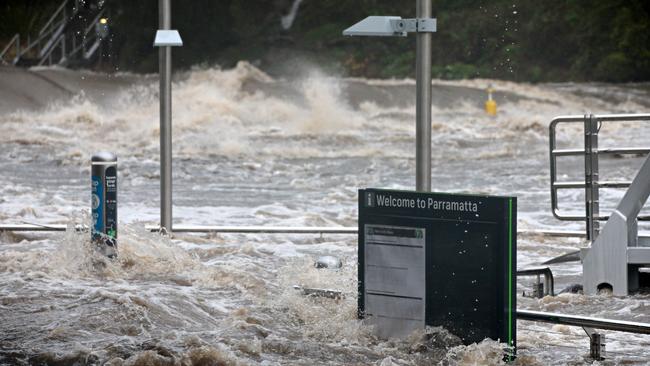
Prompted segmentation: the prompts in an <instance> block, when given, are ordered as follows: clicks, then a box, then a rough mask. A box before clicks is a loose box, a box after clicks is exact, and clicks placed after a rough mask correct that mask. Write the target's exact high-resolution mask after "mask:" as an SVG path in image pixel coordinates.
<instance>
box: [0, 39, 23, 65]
mask: <svg viewBox="0 0 650 366" xmlns="http://www.w3.org/2000/svg"><path fill="white" fill-rule="evenodd" d="M12 46H14V49H15V50H16V52H15V53H14V55H15V56H14V59H13V60H12V61H11V63H12V64H14V63H15V60H16V59H17V58H18V56H19V55H20V34H18V33H16V34H15V35H14V36H13V37H12V38H11V40H10V41H9V43H7V45H6V46H5V48H3V49H2V51H0V63H3V64H5V65H6V64H8V62H7V60H5V55H6V54H7V52H9V50H10V49H11V48H12Z"/></svg>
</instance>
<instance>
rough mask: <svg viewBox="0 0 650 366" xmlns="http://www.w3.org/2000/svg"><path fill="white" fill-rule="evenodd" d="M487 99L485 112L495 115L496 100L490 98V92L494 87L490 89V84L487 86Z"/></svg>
mask: <svg viewBox="0 0 650 366" xmlns="http://www.w3.org/2000/svg"><path fill="white" fill-rule="evenodd" d="M487 92H488V100H486V101H485V112H486V113H487V114H489V115H490V116H496V115H497V102H496V101H495V100H494V99H492V92H494V89H492V86H489V87H488V90H487Z"/></svg>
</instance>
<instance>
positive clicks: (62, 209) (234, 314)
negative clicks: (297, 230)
mask: <svg viewBox="0 0 650 366" xmlns="http://www.w3.org/2000/svg"><path fill="white" fill-rule="evenodd" d="M414 84H415V83H414V82H413V81H412V80H367V79H353V78H341V77H335V76H331V75H325V74H323V73H322V72H319V71H318V70H307V71H301V72H298V73H297V74H296V75H291V76H280V75H273V76H271V75H268V74H266V73H264V72H263V71H261V70H259V69H257V68H255V67H254V66H252V65H250V64H248V63H245V62H241V63H240V64H239V65H238V66H237V67H235V68H233V69H227V70H222V69H219V68H196V69H193V70H190V71H187V72H183V73H179V75H178V77H177V79H176V80H175V81H174V85H173V88H174V100H173V105H174V111H173V113H174V115H173V143H174V150H173V155H174V223H175V224H195V225H199V224H206V225H207V224H209V225H272V226H355V225H356V223H357V221H356V220H357V189H359V188H365V187H381V188H390V189H412V187H413V186H414V181H413V176H414V171H415V164H414V159H413V156H414V150H413V140H414V120H415V109H414V105H413V102H414ZM489 84H492V86H493V87H494V88H495V89H496V93H495V99H496V100H497V101H498V102H499V114H498V115H497V116H496V117H494V118H492V117H489V116H487V115H485V113H484V112H483V110H482V108H483V102H484V101H485V99H486V93H485V91H484V90H485V89H486V88H487V86H488V85H489ZM157 90H158V84H157V78H156V77H155V76H137V75H131V74H116V75H110V76H107V75H102V74H95V73H90V72H82V71H70V70H64V69H57V68H44V69H31V70H28V71H26V70H15V69H11V68H0V96H1V98H0V111H1V112H2V113H1V114H0V223H3V224H10V223H15V224H21V223H25V222H27V223H37V224H42V225H47V224H67V225H68V227H69V229H68V230H67V231H66V232H65V233H62V234H46V233H3V234H0V364H10V365H13V364H50V365H54V364H57V365H68V364H104V363H108V364H109V365H212V364H216V365H249V364H250V365H258V364H259V365H285V364H291V365H316V364H335V365H339V364H340V365H349V364H375V365H382V366H387V365H411V364H415V365H429V364H435V363H438V362H439V363H441V364H443V365H456V364H460V365H463V364H470V365H474V364H477V365H484V364H499V363H500V362H501V355H502V347H503V345H502V344H500V343H498V342H496V341H489V340H485V341H483V342H481V343H479V344H474V345H471V346H462V345H461V343H460V342H459V340H458V338H457V337H455V336H454V335H453V334H450V333H449V332H447V331H446V330H444V329H441V328H429V329H426V330H424V331H422V332H416V333H414V334H412V335H411V336H410V337H408V338H406V339H402V340H394V339H393V340H383V339H378V338H377V337H375V336H374V335H373V333H372V329H371V328H369V327H368V326H367V325H366V324H364V323H363V322H361V321H359V320H357V318H356V304H357V302H356V291H357V283H356V278H357V269H356V268H357V267H356V262H357V258H356V250H357V243H356V237H355V236H350V235H338V234H337V235H334V234H332V235H325V236H322V237H316V236H312V235H304V234H301V235H294V234H291V235H290V234H282V235H263V234H256V235H243V234H219V235H175V236H174V237H172V238H169V237H165V236H161V235H159V234H157V233H149V232H147V231H145V230H144V225H146V224H157V220H158V213H159V191H158V189H159V186H158V184H159V170H158V157H159V155H158V141H159V130H158V95H157ZM649 96H650V87H649V86H648V85H647V84H630V85H623V86H613V85H601V84H541V85H531V84H524V83H512V82H502V81H495V80H465V81H441V80H435V81H434V85H433V98H434V101H433V102H434V106H433V123H432V136H433V149H432V150H433V179H432V186H433V189H434V190H435V191H441V192H469V193H485V194H494V195H516V196H517V197H518V205H519V212H518V217H519V222H518V226H519V227H520V228H523V229H557V228H558V227H559V228H562V229H567V230H582V226H581V225H580V224H574V223H569V224H567V223H559V222H557V221H556V220H555V219H553V217H552V215H551V213H550V203H549V194H548V190H549V189H548V136H547V131H548V130H547V128H548V123H549V122H550V120H551V119H552V118H553V117H554V116H556V115H561V114H582V113H624V112H626V113H637V112H647V111H648V110H649V109H650V98H648V97H649ZM601 136H602V137H601V138H602V140H601V145H602V146H610V145H611V146H615V145H616V144H618V145H626V146H643V145H647V142H648V140H649V139H648V137H649V136H650V135H649V132H648V130H647V128H645V129H642V128H640V127H639V126H638V125H631V124H630V125H628V124H621V125H616V126H604V127H603V128H602V131H601ZM582 139H583V136H582V135H581V130H580V129H578V128H577V129H575V130H572V129H570V128H567V129H566V130H564V131H562V135H561V137H560V140H559V144H560V145H561V146H562V147H566V148H570V147H576V146H580V145H581V144H582V142H583V140H582ZM99 150H109V151H113V152H115V153H116V154H117V155H118V157H119V164H120V165H119V172H118V175H119V182H120V191H119V195H120V199H119V202H120V207H119V213H120V217H119V219H120V234H119V257H118V259H117V260H115V261H111V260H106V259H105V258H104V257H102V256H101V255H98V254H97V253H96V252H95V250H94V249H93V248H92V245H91V243H90V241H89V234H88V233H87V232H78V231H76V230H75V229H74V227H75V225H77V224H88V223H89V222H90V219H89V205H90V196H89V195H90V193H89V185H90V178H89V174H90V172H89V163H88V161H89V158H90V156H91V155H92V153H94V152H96V151H99ZM601 159H602V160H601V164H602V165H601V166H602V167H601V175H604V174H609V175H611V176H612V177H626V178H629V177H630V175H631V174H633V172H634V171H635V170H636V169H637V168H638V166H639V164H640V162H641V159H640V158H639V157H632V158H620V157H608V158H604V157H603V158H601ZM581 164H583V162H582V161H581V160H579V159H577V160H576V161H575V162H573V165H571V164H569V165H568V166H566V167H564V168H563V169H565V171H567V172H574V173H575V177H578V178H579V177H580V174H581V170H580V169H582V165H581ZM567 178H571V177H567ZM621 195H622V192H621V191H617V190H604V191H603V193H602V195H601V201H602V203H601V207H602V208H601V210H602V211H603V212H605V211H607V210H610V209H611V208H612V207H613V205H614V204H615V203H616V202H617V200H618V199H620V197H621ZM561 198H562V200H563V201H562V202H566V203H567V209H574V210H575V211H577V212H580V211H581V210H584V207H583V204H584V203H583V202H584V201H583V197H582V196H581V194H580V193H571V194H568V193H567V194H566V195H565V196H563V197H561ZM391 204H392V203H391ZM434 204H435V203H434ZM438 204H439V205H442V206H444V202H438ZM570 205H572V206H571V207H569V206H570ZM450 208H451V207H450ZM466 208H467V209H468V210H470V211H471V209H472V207H466ZM441 209H442V208H441ZM646 211H647V210H646ZM641 230H642V231H643V230H648V228H647V227H644V226H641ZM518 243H519V248H518V258H517V260H518V264H519V266H520V267H526V266H531V265H537V264H540V263H542V262H544V261H546V260H548V259H550V258H554V257H556V256H559V255H561V254H564V253H566V252H568V251H571V250H577V249H578V248H579V247H583V246H585V243H584V242H583V241H582V240H580V239H557V238H552V239H551V238H542V237H531V236H527V237H521V238H519V240H518ZM328 255H331V256H335V257H337V258H340V259H341V266H340V268H338V267H339V265H338V262H337V263H336V266H328V267H329V268H316V266H314V261H316V260H317V259H318V258H319V257H323V256H328ZM553 272H554V274H555V275H556V288H563V287H566V286H567V285H569V284H573V283H578V282H580V273H581V266H580V265H579V264H578V263H569V264H563V265H558V266H557V267H553ZM529 285H530V284H529V283H528V282H527V281H526V280H525V279H520V281H519V283H518V289H517V290H518V293H520V294H521V293H522V292H523V291H528V290H529V288H530V286H529ZM294 286H295V288H294ZM296 288H298V289H304V288H316V289H328V290H334V291H338V292H340V294H341V296H332V297H322V296H310V295H305V293H304V292H303V291H297V290H296ZM517 301H518V306H519V307H520V308H523V309H531V310H542V311H553V312H562V313H569V314H576V315H590V316H596V317H603V318H614V319H622V320H633V321H640V322H650V310H649V309H650V296H649V295H648V294H646V293H641V294H637V295H633V296H629V297H614V296H585V295H582V294H574V293H565V294H561V295H559V296H556V297H545V298H543V299H539V300H538V299H530V298H524V297H518V299H517ZM518 327H519V329H518V341H519V344H518V346H519V350H518V354H519V358H518V359H517V361H516V362H515V364H519V365H546V364H567V363H569V364H583V363H588V362H589V359H588V358H587V354H588V343H587V338H586V337H585V336H584V333H583V331H582V330H581V329H579V328H574V327H566V326H559V325H558V326H553V327H551V326H548V325H543V324H536V323H527V322H520V324H519V325H518ZM607 342H608V344H607V349H608V351H611V354H609V355H608V360H609V361H611V362H613V363H628V364H644V363H645V362H647V360H648V359H650V351H649V350H650V347H648V346H650V337H647V336H637V335H629V334H624V333H617V332H611V334H610V333H607ZM609 361H608V362H609Z"/></svg>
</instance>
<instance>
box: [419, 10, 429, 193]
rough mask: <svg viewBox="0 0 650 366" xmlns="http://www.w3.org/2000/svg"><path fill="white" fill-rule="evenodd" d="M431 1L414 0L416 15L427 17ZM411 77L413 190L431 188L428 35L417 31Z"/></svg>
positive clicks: (427, 190)
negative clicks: (413, 92)
mask: <svg viewBox="0 0 650 366" xmlns="http://www.w3.org/2000/svg"><path fill="white" fill-rule="evenodd" d="M431 16H432V11H431V0H417V15H416V17H417V18H419V19H421V18H431ZM416 34H417V35H416V37H417V56H416V57H417V61H416V66H415V69H416V70H415V80H416V89H417V100H416V107H415V108H416V112H415V119H416V127H415V189H416V190H417V191H420V192H429V191H431V37H432V34H431V33H430V32H418V33H416Z"/></svg>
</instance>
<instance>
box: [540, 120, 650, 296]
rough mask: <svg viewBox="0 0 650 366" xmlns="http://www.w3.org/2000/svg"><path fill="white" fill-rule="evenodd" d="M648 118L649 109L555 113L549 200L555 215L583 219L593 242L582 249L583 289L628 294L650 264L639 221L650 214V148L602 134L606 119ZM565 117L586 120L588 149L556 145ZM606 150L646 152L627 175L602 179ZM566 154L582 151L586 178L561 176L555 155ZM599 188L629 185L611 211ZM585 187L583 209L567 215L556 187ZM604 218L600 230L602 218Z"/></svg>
mask: <svg viewBox="0 0 650 366" xmlns="http://www.w3.org/2000/svg"><path fill="white" fill-rule="evenodd" d="M620 122H627V123H629V122H637V123H648V122H650V114H627V115H626V114H613V115H585V116H560V117H556V118H555V119H554V120H553V121H552V122H551V125H550V157H551V161H550V163H551V164H550V172H551V205H552V210H553V215H554V216H555V217H556V218H557V219H560V220H565V221H585V223H586V225H585V226H586V234H587V239H588V240H590V241H591V246H590V247H589V248H584V249H582V250H581V251H580V258H581V260H582V266H583V267H582V271H583V282H584V283H583V288H584V292H585V294H595V293H597V292H598V291H600V290H602V289H610V290H611V291H612V292H613V294H614V295H621V296H624V295H628V294H629V293H631V292H634V291H636V290H638V289H639V284H640V283H639V281H640V273H639V269H641V268H648V267H650V240H649V238H647V237H640V236H639V232H638V222H639V221H650V217H648V216H643V215H639V213H640V212H641V209H642V208H643V206H644V205H645V203H646V201H647V200H648V197H649V196H650V154H649V153H650V148H647V147H624V148H599V146H598V134H599V132H600V126H601V125H602V124H603V123H620ZM562 123H583V124H584V149H557V142H556V127H557V125H558V124H562ZM605 154H619V155H645V154H648V155H647V156H646V157H645V162H644V163H643V165H642V166H641V168H640V169H639V170H638V172H637V173H636V176H635V178H634V179H633V180H632V181H631V182H629V181H604V180H601V179H599V176H600V174H599V164H598V161H599V156H601V155H605ZM564 156H584V162H585V180H584V181H578V182H559V181H558V174H557V160H558V158H559V157H564ZM600 188H627V191H626V192H625V195H624V196H623V198H622V199H621V201H620V202H619V203H618V206H617V207H616V209H615V210H614V212H612V213H611V214H610V215H608V216H605V215H601V214H600V212H599V211H600V207H599V206H600V198H599V189H600ZM560 189H565V190H566V189H584V192H585V215H568V214H566V213H563V212H562V211H561V210H560V209H559V208H558V190H560ZM603 221H604V222H605V225H604V227H603V228H602V230H601V229H600V222H603Z"/></svg>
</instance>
